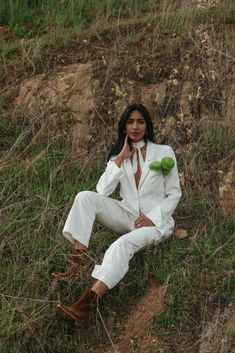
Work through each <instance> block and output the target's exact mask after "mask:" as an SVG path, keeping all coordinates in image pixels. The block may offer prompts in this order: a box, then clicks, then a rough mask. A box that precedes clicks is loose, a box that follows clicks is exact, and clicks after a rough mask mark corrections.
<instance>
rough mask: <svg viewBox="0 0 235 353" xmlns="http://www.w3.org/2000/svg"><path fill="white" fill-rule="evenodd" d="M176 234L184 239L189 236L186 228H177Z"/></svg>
mask: <svg viewBox="0 0 235 353" xmlns="http://www.w3.org/2000/svg"><path fill="white" fill-rule="evenodd" d="M175 236H176V238H178V239H184V238H187V237H188V232H187V230H185V229H177V230H176V232H175Z"/></svg>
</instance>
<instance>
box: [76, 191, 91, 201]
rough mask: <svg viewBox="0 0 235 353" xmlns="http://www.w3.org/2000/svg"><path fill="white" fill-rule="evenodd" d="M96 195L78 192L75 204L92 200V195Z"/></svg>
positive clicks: (88, 192)
mask: <svg viewBox="0 0 235 353" xmlns="http://www.w3.org/2000/svg"><path fill="white" fill-rule="evenodd" d="M93 194H96V193H95V192H94V191H87V190H86V191H81V192H79V193H78V194H77V195H76V197H75V202H86V201H88V200H90V199H92V198H94V195H93Z"/></svg>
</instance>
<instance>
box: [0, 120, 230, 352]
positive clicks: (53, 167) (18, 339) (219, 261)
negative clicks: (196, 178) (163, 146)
mask: <svg viewBox="0 0 235 353" xmlns="http://www.w3.org/2000/svg"><path fill="white" fill-rule="evenodd" d="M15 123H16V124H17V125H18V124H19V125H18V130H17V131H15V129H14V124H13V125H12V129H13V131H14V133H15V135H14V139H15V138H17V136H21V134H22V132H23V131H28V134H29V135H30V134H31V132H30V128H29V126H30V124H31V123H32V122H30V120H27V119H23V120H22V119H21V120H18V121H17V120H15ZM38 128H40V126H38ZM10 130H11V129H9V131H8V133H7V136H8V135H9V136H12V132H13V131H10ZM207 133H208V132H206V133H205V135H202V137H201V140H203V141H204V143H201V146H202V150H206V146H208V147H209V146H210V148H211V144H212V141H214V144H215V145H216V144H217V143H218V141H217V138H215V139H208V138H207ZM212 136H213V135H212ZM29 137H30V136H28V135H27V134H24V135H23V137H22V139H20V140H18V145H17V146H16V148H15V149H14V151H13V152H12V161H11V162H9V164H8V165H7V167H6V169H5V170H4V171H3V172H2V173H1V179H0V184H1V185H2V193H1V198H2V200H3V202H2V208H3V209H4V215H5V216H4V217H3V219H2V222H1V239H2V247H1V252H2V269H3V270H2V273H1V276H2V278H1V295H2V306H1V316H2V317H4V320H2V323H1V332H2V338H1V342H2V343H1V344H2V347H1V351H2V352H4V353H5V352H9V351H10V350H11V351H12V352H14V350H15V352H17V351H18V352H22V351H27V352H28V351H29V352H30V351H31V350H33V351H34V352H40V353H41V352H44V351H45V350H48V351H49V352H54V351H58V352H62V351H63V349H64V346H65V342H64V341H63V340H62V339H55V332H58V331H59V332H60V336H61V337H67V339H66V351H67V352H73V350H74V345H77V344H78V345H79V346H78V348H77V349H78V350H77V351H78V352H81V353H82V352H83V351H84V345H85V346H86V345H88V344H89V345H90V346H91V345H92V343H91V342H90V341H89V339H88V337H87V338H86V337H85V338H82V337H81V336H80V335H79V334H78V332H77V331H76V330H74V328H72V326H71V325H70V324H69V323H66V321H63V320H61V318H60V317H59V315H58V314H57V313H56V311H55V304H56V302H57V301H58V300H61V301H62V302H66V303H69V302H73V301H74V300H75V299H76V298H77V297H78V296H79V293H80V292H81V286H80V285H74V284H72V283H68V284H59V285H56V284H55V283H53V282H52V281H51V278H50V273H51V272H53V271H54V270H58V269H61V268H63V267H64V265H65V262H66V258H67V256H66V255H64V254H68V253H69V252H70V250H69V245H68V244H67V243H64V242H63V241H62V237H61V230H62V227H63V222H64V220H65V218H66V214H67V213H68V210H69V207H70V205H71V202H72V201H73V198H74V196H75V195H76V193H77V192H79V191H80V190H85V189H89V190H94V188H95V184H96V181H97V179H98V176H99V175H100V173H101V171H102V169H103V165H102V164H99V163H98V164H96V163H95V162H94V161H93V162H92V163H91V164H90V165H88V166H87V168H86V170H83V169H82V164H81V162H79V159H77V158H75V156H74V155H73V153H70V152H69V150H67V151H65V149H64V146H61V147H60V148H59V147H58V146H60V144H57V143H56V142H55V143H54V145H53V144H52V145H50V146H48V148H46V150H45V146H43V145H40V144H38V145H36V146H34V148H31V149H28V150H27V151H28V152H27V154H26V155H28V156H29V157H33V156H35V155H38V153H40V151H42V150H44V153H43V154H42V157H41V158H40V159H39V160H38V161H36V162H35V163H32V164H29V165H28V167H27V168H26V169H25V166H24V164H22V161H21V160H20V159H19V158H17V156H21V155H22V152H24V150H25V148H26V147H27V144H28V143H30V138H29ZM6 139H7V137H6ZM226 141H227V140H226ZM12 143H13V140H12ZM223 145H224V144H223ZM9 147H10V145H9V146H8V149H9ZM226 153H228V151H227V150H226ZM23 155H24V154H23ZM215 157H216V158H221V156H218V155H217V154H215ZM204 158H205V157H204ZM13 160H14V162H13ZM198 200H199V201H200V202H201V204H200V205H197V206H196V205H195V204H193V203H192V204H191V210H193V211H194V215H195V216H197V217H199V214H200V211H201V210H202V207H205V210H206V209H207V206H206V205H204V204H203V200H200V199H198ZM197 207H198V211H196V208H197ZM190 212H191V211H190ZM195 216H194V217H195ZM195 220H196V218H195ZM201 221H202V218H201ZM234 230H235V224H234V222H232V221H231V220H229V219H227V220H226V219H225V220H224V223H221V224H220V225H218V224H215V225H214V226H212V223H211V222H209V224H208V225H207V226H206V227H205V228H204V230H202V231H201V232H200V234H199V235H197V238H196V239H195V237H194V235H195V234H196V233H197V232H196V231H195V227H194V228H193V227H192V229H191V237H190V238H188V239H185V240H181V241H180V240H176V239H174V238H172V239H170V240H168V241H167V242H165V243H164V244H162V245H161V246H159V247H158V248H157V249H152V250H147V251H146V252H143V253H140V254H137V255H136V256H135V258H134V259H133V260H132V262H131V267H130V271H129V273H128V274H127V276H126V277H125V279H124V281H122V283H121V284H120V286H118V287H117V288H116V289H115V290H113V291H112V292H111V293H110V295H109V296H108V297H107V298H104V300H103V303H102V304H101V308H102V312H103V313H104V315H105V316H106V315H107V316H108V313H107V309H106V308H107V307H108V308H115V309H113V310H115V311H116V313H117V314H118V313H119V312H123V311H124V312H125V308H126V309H127V308H128V307H129V306H130V305H131V301H132V298H133V297H136V296H140V295H142V294H143V292H144V290H145V288H146V286H147V283H148V281H147V279H148V277H149V276H153V277H155V279H156V282H157V283H158V284H160V283H162V284H164V283H166V282H168V307H167V311H166V312H165V313H163V314H161V315H160V316H157V317H156V318H155V320H154V323H153V324H152V326H151V327H150V328H149V330H150V333H151V334H152V335H155V334H157V335H161V336H163V337H164V338H165V339H166V340H169V337H170V336H171V335H172V334H173V333H174V328H175V326H177V323H178V322H179V320H182V318H183V319H184V320H187V317H188V315H191V311H192V309H193V310H196V312H197V313H198V314H197V319H198V326H197V327H196V329H195V327H193V329H194V330H195V332H196V333H197V334H199V333H200V329H201V326H200V325H201V319H202V318H204V317H205V315H209V314H208V313H207V312H205V310H207V309H205V308H206V307H207V308H208V305H211V307H214V306H216V305H220V306H221V305H222V306H223V305H225V304H226V303H227V302H228V301H229V300H230V296H231V293H232V286H233V283H232V277H231V275H230V270H231V269H232V265H233V264H232V253H233V250H234ZM197 234H198V233H197ZM115 238H116V235H115V234H112V233H110V232H109V231H107V230H105V229H103V228H102V227H100V226H96V227H95V228H94V232H93V238H92V242H91V250H92V253H93V254H94V255H93V256H94V258H95V260H96V261H98V262H99V261H100V260H101V258H102V254H103V253H104V251H105V250H106V248H107V247H108V245H109V244H111V243H112V242H113V241H114V239H115ZM92 265H93V264H92V263H91V266H92ZM90 283H91V280H90V279H88V281H87V283H86V285H89V284H90ZM208 303H209V304H208ZM153 314H154V313H153ZM120 318H121V316H120ZM208 319H209V317H208ZM99 325H100V324H99V323H98V324H96V328H95V329H96V338H95V340H98V341H99V340H100V341H101V342H105V332H104V331H103V329H102V326H99ZM190 325H191V326H190ZM192 325H194V324H193V323H192V322H189V323H188V329H190V327H191V328H192ZM87 335H88V336H89V332H88V333H87ZM10 342H11V343H10ZM68 342H69V343H68ZM88 342H89V343H88ZM79 347H80V348H79ZM9 349H10V350H9Z"/></svg>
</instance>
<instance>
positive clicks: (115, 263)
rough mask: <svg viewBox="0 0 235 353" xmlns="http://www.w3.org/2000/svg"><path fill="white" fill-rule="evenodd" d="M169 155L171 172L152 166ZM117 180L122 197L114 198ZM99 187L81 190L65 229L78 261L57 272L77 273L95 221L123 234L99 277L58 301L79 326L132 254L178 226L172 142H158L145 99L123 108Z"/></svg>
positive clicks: (98, 268)
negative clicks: (70, 298) (68, 301)
mask: <svg viewBox="0 0 235 353" xmlns="http://www.w3.org/2000/svg"><path fill="white" fill-rule="evenodd" d="M164 157H170V158H172V159H173V160H174V162H175V163H174V167H173V168H172V169H171V171H170V173H169V174H168V175H164V174H163V173H161V172H156V171H152V170H150V169H149V164H150V162H153V161H161V160H162V158H164ZM118 184H120V196H121V198H122V201H118V200H114V199H112V198H110V197H109V195H111V194H112V192H113V191H114V190H115V189H116V187H117V185H118ZM96 190H97V192H93V191H82V192H80V193H79V194H78V195H77V196H76V198H75V201H74V204H73V206H72V208H71V210H70V213H69V215H68V218H67V220H66V223H65V226H64V229H63V234H64V236H65V237H66V238H68V240H70V242H72V244H73V245H74V256H73V261H74V264H72V265H71V266H70V267H69V268H68V270H67V271H66V272H65V273H54V276H55V277H56V278H67V277H70V276H72V275H73V274H74V272H75V271H76V266H75V263H76V262H77V261H79V262H80V265H81V266H82V263H83V261H84V256H85V254H86V251H87V249H88V245H89V240H90V235H91V231H92V226H93V223H94V221H95V220H97V221H98V222H99V223H101V224H103V225H104V226H105V227H107V228H109V229H111V230H113V231H115V232H117V233H120V234H122V236H120V237H119V238H118V239H117V240H116V241H115V242H114V243H113V244H112V245H111V246H110V247H109V248H108V250H107V251H106V253H105V255H104V258H103V261H102V264H101V265H96V266H95V268H94V270H93V272H92V277H94V278H95V279H96V281H95V283H94V284H93V286H92V287H91V289H88V288H87V289H85V291H84V292H83V294H82V296H81V298H80V299H79V300H78V301H77V302H76V303H74V304H72V305H70V306H64V305H62V304H58V309H59V310H60V311H61V312H63V313H64V314H65V315H66V316H68V317H70V318H71V319H73V320H75V322H76V323H77V324H79V325H81V324H85V323H87V322H88V321H89V320H90V319H91V317H92V312H93V309H94V308H95V305H96V302H97V298H99V297H101V296H103V295H104V294H105V293H106V292H108V291H109V290H110V289H111V288H113V287H114V286H115V285H116V284H117V283H118V282H119V281H120V280H121V279H122V278H123V277H124V275H125V274H126V273H127V271H128V268H129V261H130V260H131V258H132V257H133V255H134V254H135V253H136V252H137V251H139V250H141V249H143V248H145V247H146V246H148V245H150V244H157V243H159V242H160V241H162V240H164V239H165V238H167V237H168V236H169V235H170V234H171V233H172V231H173V227H174V220H173V218H172V217H171V215H172V213H173V211H174V209H175V208H176V206H177V204H178V202H179V200H180V197H181V190H180V185H179V177H178V171H177V165H176V159H175V154H174V152H173V150H172V148H171V147H170V146H167V145H159V144H156V143H155V138H154V132H153V125H152V121H151V117H150V115H149V112H148V111H147V109H146V108H145V107H144V106H143V105H142V104H136V103H135V104H131V105H130V106H128V107H127V108H126V109H125V111H124V112H123V114H122V116H121V119H120V121H119V123H118V138H117V141H116V144H115V146H114V147H113V148H112V149H111V151H110V153H109V156H108V163H107V168H106V170H105V172H104V173H103V175H102V176H101V178H100V179H99V181H98V184H97V186H96Z"/></svg>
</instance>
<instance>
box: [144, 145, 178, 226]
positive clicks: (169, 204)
mask: <svg viewBox="0 0 235 353" xmlns="http://www.w3.org/2000/svg"><path fill="white" fill-rule="evenodd" d="M168 156H169V157H171V158H173V159H174V162H175V165H174V167H173V168H172V170H171V171H170V174H168V175H166V176H165V177H164V186H165V197H164V199H163V200H162V202H161V204H160V205H158V206H156V207H154V208H153V209H152V210H151V211H150V212H149V213H148V214H146V216H147V217H148V218H149V219H151V221H152V222H153V223H154V224H155V225H156V226H158V227H164V224H165V223H166V222H167V220H168V219H169V218H170V217H171V215H172V213H173V212H174V210H175V208H176V206H177V205H178V203H179V200H180V198H181V196H182V191H181V188H180V181H179V173H178V168H177V161H176V157H175V154H174V151H173V149H172V148H171V147H170V146H169V155H168Z"/></svg>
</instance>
